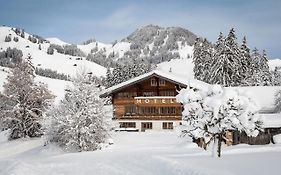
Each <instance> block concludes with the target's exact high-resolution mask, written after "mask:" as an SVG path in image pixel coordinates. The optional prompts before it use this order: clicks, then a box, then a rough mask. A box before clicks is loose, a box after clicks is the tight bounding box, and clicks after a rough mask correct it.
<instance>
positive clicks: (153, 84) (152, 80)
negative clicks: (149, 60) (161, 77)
mask: <svg viewBox="0 0 281 175" xmlns="http://www.w3.org/2000/svg"><path fill="white" fill-rule="evenodd" d="M151 86H157V80H156V79H155V78H151Z"/></svg>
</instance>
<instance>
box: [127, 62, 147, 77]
mask: <svg viewBox="0 0 281 175" xmlns="http://www.w3.org/2000/svg"><path fill="white" fill-rule="evenodd" d="M149 71H151V65H150V63H148V62H145V60H143V59H140V60H136V59H133V65H132V75H131V76H130V78H134V77H138V76H140V75H143V74H145V73H147V72H149Z"/></svg>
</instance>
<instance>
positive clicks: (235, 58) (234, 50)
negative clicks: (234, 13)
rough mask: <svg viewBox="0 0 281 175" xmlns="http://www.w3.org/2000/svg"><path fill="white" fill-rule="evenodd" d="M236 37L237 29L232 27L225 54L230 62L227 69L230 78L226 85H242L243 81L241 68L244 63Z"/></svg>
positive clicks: (226, 41) (227, 38) (226, 42)
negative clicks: (242, 62)
mask: <svg viewBox="0 0 281 175" xmlns="http://www.w3.org/2000/svg"><path fill="white" fill-rule="evenodd" d="M236 39H237V38H236V34H235V30H234V28H232V29H230V31H229V33H228V36H227V37H226V39H225V46H226V50H225V55H226V60H227V62H228V64H227V67H226V69H225V70H226V73H227V74H228V77H229V78H230V80H228V81H227V82H226V83H227V84H226V86H239V85H241V81H242V78H243V76H242V73H243V70H241V69H242V68H241V65H242V64H241V59H240V55H241V54H240V49H239V47H238V44H237V42H236Z"/></svg>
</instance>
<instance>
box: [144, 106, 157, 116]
mask: <svg viewBox="0 0 281 175" xmlns="http://www.w3.org/2000/svg"><path fill="white" fill-rule="evenodd" d="M140 113H141V114H144V115H146V114H148V115H149V114H157V113H158V111H157V109H156V107H141V108H140Z"/></svg>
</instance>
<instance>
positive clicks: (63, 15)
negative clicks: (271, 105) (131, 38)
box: [0, 0, 281, 58]
mask: <svg viewBox="0 0 281 175" xmlns="http://www.w3.org/2000/svg"><path fill="white" fill-rule="evenodd" d="M0 23H1V24H5V25H8V26H12V27H20V28H24V29H25V31H27V32H28V33H34V34H38V35H41V36H44V37H57V38H60V39H62V40H63V41H66V42H70V43H81V42H82V41H84V40H87V39H89V38H96V39H97V40H98V41H101V42H106V43H108V42H112V41H114V40H116V39H117V40H120V39H122V38H124V37H126V36H128V35H129V34H130V33H132V32H133V31H134V30H136V29H137V28H139V27H142V26H145V25H148V24H155V25H159V26H163V27H168V26H180V27H184V28H186V29H188V30H190V31H192V32H193V33H195V34H197V35H199V36H202V37H206V38H207V39H208V40H210V41H213V42H214V41H216V39H217V36H218V34H219V32H223V33H224V34H227V33H228V31H229V29H230V28H231V27H234V28H235V29H236V32H237V35H238V39H239V42H241V38H242V36H243V35H246V36H247V39H248V43H249V45H250V47H251V48H253V47H255V46H256V47H257V48H258V49H259V50H262V49H265V50H266V51H267V54H268V55H269V57H271V58H277V57H278V58H281V1H280V0H101V1H95V0H1V6H0Z"/></svg>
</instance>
